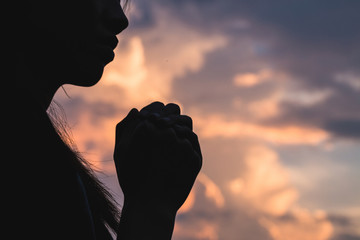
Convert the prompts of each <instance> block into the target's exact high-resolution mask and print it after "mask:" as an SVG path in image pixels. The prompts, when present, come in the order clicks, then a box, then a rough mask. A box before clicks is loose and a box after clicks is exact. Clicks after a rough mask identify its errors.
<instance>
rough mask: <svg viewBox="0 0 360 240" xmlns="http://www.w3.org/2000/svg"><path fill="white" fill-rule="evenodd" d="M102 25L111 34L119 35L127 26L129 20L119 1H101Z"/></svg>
mask: <svg viewBox="0 0 360 240" xmlns="http://www.w3.org/2000/svg"><path fill="white" fill-rule="evenodd" d="M103 2H105V3H104V9H103V24H104V26H105V28H106V29H107V30H108V31H110V32H111V33H112V34H115V35H117V34H119V33H121V32H122V31H123V30H125V29H126V28H127V27H128V26H129V20H128V19H127V17H126V16H125V13H124V11H123V9H122V7H121V5H120V1H119V0H103Z"/></svg>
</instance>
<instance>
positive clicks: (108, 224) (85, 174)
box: [47, 101, 120, 232]
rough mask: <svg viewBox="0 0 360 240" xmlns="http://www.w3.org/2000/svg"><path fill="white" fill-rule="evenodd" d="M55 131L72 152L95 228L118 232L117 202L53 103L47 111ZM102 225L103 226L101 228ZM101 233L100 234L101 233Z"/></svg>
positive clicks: (62, 113)
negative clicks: (77, 145)
mask: <svg viewBox="0 0 360 240" xmlns="http://www.w3.org/2000/svg"><path fill="white" fill-rule="evenodd" d="M47 114H48V116H49V119H50V121H51V123H52V125H53V126H54V129H55V131H56V132H57V134H58V135H59V137H60V138H61V140H62V141H63V143H64V144H65V145H66V146H67V147H68V148H69V150H70V151H71V152H72V155H73V156H72V162H73V164H72V166H75V168H76V169H75V170H76V171H77V172H78V173H79V175H80V178H81V179H82V181H83V183H84V187H85V191H86V193H87V195H88V201H89V205H90V208H91V210H92V214H93V216H94V222H95V227H97V228H99V227H100V228H101V231H104V230H105V231H106V228H109V229H110V230H112V231H113V232H116V231H117V230H118V224H119V220H120V211H119V208H118V206H117V202H116V200H115V199H114V197H113V195H112V194H111V193H110V192H109V190H108V189H107V188H106V187H105V186H104V184H103V183H102V182H101V181H100V180H99V179H98V178H97V176H96V174H95V170H94V169H93V167H92V165H91V164H90V163H89V162H88V161H86V160H85V159H84V158H83V157H82V156H81V154H80V152H79V151H78V149H77V147H76V144H75V142H74V141H73V138H72V134H71V129H70V127H69V126H68V124H67V119H66V114H65V112H64V110H63V108H62V107H61V105H60V104H59V103H57V102H56V101H53V102H52V103H51V105H50V107H49V109H48V111H47ZM99 225H101V226H99ZM101 231H100V232H101Z"/></svg>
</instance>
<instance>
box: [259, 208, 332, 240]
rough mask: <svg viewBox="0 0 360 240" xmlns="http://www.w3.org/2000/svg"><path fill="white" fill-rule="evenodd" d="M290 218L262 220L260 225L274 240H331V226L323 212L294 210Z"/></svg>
mask: <svg viewBox="0 0 360 240" xmlns="http://www.w3.org/2000/svg"><path fill="white" fill-rule="evenodd" d="M290 216H291V217H290V219H289V220H287V221H284V220H274V219H272V220H270V219H266V218H262V219H261V220H260V223H261V224H262V225H263V226H264V227H265V228H267V229H268V231H269V233H270V235H271V236H272V237H273V238H274V240H288V239H291V240H328V239H330V238H331V236H332V233H333V226H332V224H331V222H330V221H329V220H328V219H327V217H326V214H325V213H324V212H322V211H315V212H310V211H309V210H306V209H301V208H296V209H294V210H293V211H292V212H291V213H290Z"/></svg>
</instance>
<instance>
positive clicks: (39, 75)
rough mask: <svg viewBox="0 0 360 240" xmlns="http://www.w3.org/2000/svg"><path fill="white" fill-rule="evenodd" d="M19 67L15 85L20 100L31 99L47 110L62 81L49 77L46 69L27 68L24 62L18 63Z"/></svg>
mask: <svg viewBox="0 0 360 240" xmlns="http://www.w3.org/2000/svg"><path fill="white" fill-rule="evenodd" d="M19 67H20V69H19V70H20V71H16V72H17V73H18V74H17V76H16V81H15V85H16V90H17V91H18V92H19V96H20V100H21V101H31V102H33V103H34V104H39V105H40V106H41V107H42V108H43V109H44V110H47V109H48V107H49V106H50V104H51V102H52V100H53V98H54V96H55V93H56V91H57V90H58V89H59V88H60V87H61V86H62V83H61V82H60V81H58V79H56V78H54V79H50V78H49V77H48V76H51V74H47V72H46V70H43V71H37V69H34V68H32V69H29V67H28V66H27V65H26V64H20V65H19ZM21 96H26V98H27V99H21Z"/></svg>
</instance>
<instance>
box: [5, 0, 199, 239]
mask: <svg viewBox="0 0 360 240" xmlns="http://www.w3.org/2000/svg"><path fill="white" fill-rule="evenodd" d="M7 2H11V3H10V4H9V5H8V6H6V7H4V9H7V10H8V11H9V12H10V13H11V18H10V19H9V22H11V23H12V25H11V28H9V29H7V30H6V38H7V39H8V40H9V45H6V47H7V48H8V49H9V50H10V51H8V52H6V55H5V53H4V55H3V60H6V62H7V66H8V69H7V71H8V72H9V73H11V77H10V79H9V80H8V81H4V82H3V86H2V89H3V90H6V92H5V91H4V93H3V96H5V94H8V95H7V97H6V98H5V99H2V100H3V101H2V110H3V113H4V114H3V124H2V126H3V130H2V136H3V141H4V142H5V145H3V151H2V152H3V156H4V158H7V159H8V160H7V161H3V162H4V163H3V165H2V167H3V176H4V177H5V178H4V181H3V183H6V184H3V185H4V186H3V193H4V195H3V200H4V203H3V206H4V208H3V211H2V216H3V222H5V223H3V224H2V225H3V227H2V228H3V229H4V231H2V232H3V235H4V236H8V238H9V239H112V233H114V234H116V235H117V239H124V240H128V239H132V240H134V239H135V240H136V239H142V240H144V239H170V238H171V235H172V231H173V227H174V221H175V216H176V212H177V210H178V209H179V208H180V206H181V205H182V204H183V203H184V201H185V199H186V198H187V196H188V194H189V192H190V190H191V188H192V185H193V183H194V181H195V178H196V176H197V174H198V172H199V171H200V168H201V165H202V157H201V151H200V146H199V143H198V140H197V136H196V135H195V134H194V133H193V131H192V120H191V118H190V117H188V116H185V115H181V114H180V108H179V107H178V106H177V105H176V104H168V105H166V106H165V105H164V104H163V103H160V102H155V103H152V104H150V105H148V106H146V107H144V108H143V109H142V110H141V111H138V110H137V109H132V110H131V111H130V113H129V114H128V116H127V117H126V118H125V119H124V120H122V121H121V122H120V123H119V124H118V125H117V126H116V140H115V142H116V144H115V151H114V161H115V166H116V170H117V174H118V179H119V183H120V186H121V188H122V190H123V192H124V197H125V202H124V207H123V209H122V212H121V217H120V214H119V211H118V209H117V207H116V201H115V199H114V198H113V196H112V195H111V194H110V193H109V192H108V191H107V190H106V188H105V187H104V186H103V185H102V183H101V182H100V181H99V180H98V179H97V178H96V176H95V175H94V173H93V171H92V170H91V168H90V166H89V165H88V164H87V163H86V161H84V160H83V159H82V158H81V156H80V155H79V154H78V153H77V152H76V151H74V150H72V149H71V146H70V144H68V143H67V142H68V141H67V139H66V133H65V132H63V131H62V129H61V128H59V127H57V126H56V124H55V123H54V122H52V121H51V120H50V118H49V116H48V115H47V112H46V110H47V109H48V107H49V105H50V104H51V101H52V98H53V96H54V94H55V92H56V91H57V89H58V88H59V87H61V86H62V85H63V84H73V85H77V86H86V87H89V86H93V85H94V84H96V83H97V82H98V81H99V80H100V78H101V75H102V72H103V69H104V67H105V66H106V65H107V64H108V63H109V62H110V61H112V59H113V57H114V53H113V50H114V48H115V47H116V45H117V38H116V35H117V34H118V33H120V32H121V31H122V30H124V29H125V28H126V27H127V26H128V21H127V18H126V17H125V15H124V13H123V10H122V7H121V5H120V3H119V1H118V0H61V1H49V0H33V1H21V0H20V1H7ZM4 170H5V171H4ZM6 173H10V174H6ZM5 238H7V237H5Z"/></svg>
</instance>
